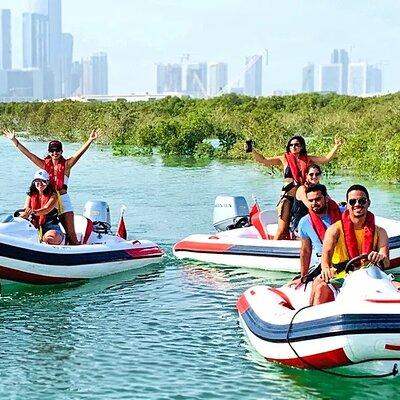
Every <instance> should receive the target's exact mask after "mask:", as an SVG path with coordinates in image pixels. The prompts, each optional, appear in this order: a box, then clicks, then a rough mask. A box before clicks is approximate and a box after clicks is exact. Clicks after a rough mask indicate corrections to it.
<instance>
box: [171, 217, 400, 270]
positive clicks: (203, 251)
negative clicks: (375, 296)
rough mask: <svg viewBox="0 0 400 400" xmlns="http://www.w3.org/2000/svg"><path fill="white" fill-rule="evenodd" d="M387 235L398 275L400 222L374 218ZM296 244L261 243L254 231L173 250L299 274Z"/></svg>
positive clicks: (200, 238)
mask: <svg viewBox="0 0 400 400" xmlns="http://www.w3.org/2000/svg"><path fill="white" fill-rule="evenodd" d="M376 221H377V224H378V225H379V226H383V227H384V228H385V229H386V230H387V232H388V235H389V249H390V266H391V272H393V273H400V222H398V221H394V220H389V219H386V218H382V217H376ZM300 247H301V242H300V241H299V240H271V239H268V240H267V239H261V238H260V237H259V236H258V235H257V231H256V230H255V228H254V227H245V228H238V229H234V230H231V231H224V232H218V233H215V234H211V235H205V234H196V235H190V236H188V237H186V238H185V239H183V240H181V241H180V242H178V243H176V244H175V245H174V247H173V254H174V255H175V256H176V257H177V258H179V259H191V260H197V261H202V262H206V263H213V264H220V265H230V266H241V267H249V268H257V269H264V270H269V271H282V272H291V273H298V272H299V271H300Z"/></svg>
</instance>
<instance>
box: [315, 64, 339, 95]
mask: <svg viewBox="0 0 400 400" xmlns="http://www.w3.org/2000/svg"><path fill="white" fill-rule="evenodd" d="M319 90H320V92H334V93H340V92H341V90H342V65H341V64H325V65H320V66H319Z"/></svg>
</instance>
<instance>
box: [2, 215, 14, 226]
mask: <svg viewBox="0 0 400 400" xmlns="http://www.w3.org/2000/svg"><path fill="white" fill-rule="evenodd" d="M12 221H14V217H13V216H12V215H11V214H9V215H6V216H5V217H3V219H2V220H1V223H3V224H5V223H7V222H12Z"/></svg>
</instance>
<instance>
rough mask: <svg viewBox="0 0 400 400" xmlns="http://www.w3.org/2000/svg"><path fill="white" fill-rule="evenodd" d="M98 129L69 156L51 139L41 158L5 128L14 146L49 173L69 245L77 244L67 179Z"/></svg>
mask: <svg viewBox="0 0 400 400" xmlns="http://www.w3.org/2000/svg"><path fill="white" fill-rule="evenodd" d="M100 133H101V132H100V130H97V129H94V130H93V131H92V132H91V133H90V135H89V139H88V140H87V141H86V143H85V144H84V145H83V146H82V147H81V148H80V149H79V150H78V151H77V152H76V153H75V154H73V155H72V156H71V157H69V158H64V157H63V148H62V143H61V142H60V141H58V140H52V141H51V142H50V143H49V145H48V155H47V156H46V157H45V158H44V159H43V158H40V157H38V156H37V155H36V154H33V153H32V152H30V151H29V150H28V149H27V148H26V147H25V146H24V145H23V144H22V143H21V142H20V141H19V140H18V139H17V138H16V137H15V132H14V131H10V130H5V131H4V134H5V136H6V137H7V138H9V139H10V140H11V141H12V142H13V143H14V145H15V147H16V148H17V149H18V150H19V151H20V152H21V153H22V154H24V155H25V156H26V157H27V158H29V160H31V161H32V162H33V163H34V164H35V165H36V166H37V167H39V168H40V169H44V170H46V171H47V173H48V174H49V178H50V184H51V185H52V187H53V189H54V190H55V191H56V193H57V199H58V205H57V208H58V212H59V216H60V220H61V223H62V224H63V226H64V228H65V232H66V236H67V243H68V244H70V245H77V244H79V242H78V239H77V237H76V233H75V226H74V210H73V207H72V203H71V199H70V197H69V195H68V192H67V190H68V180H69V176H70V174H71V168H72V167H73V166H74V165H75V164H76V163H77V162H78V160H79V159H80V158H81V157H82V155H83V154H84V153H85V152H86V150H87V149H88V148H89V146H90V145H91V143H92V142H93V141H95V140H96V139H97V138H98V136H99V134H100Z"/></svg>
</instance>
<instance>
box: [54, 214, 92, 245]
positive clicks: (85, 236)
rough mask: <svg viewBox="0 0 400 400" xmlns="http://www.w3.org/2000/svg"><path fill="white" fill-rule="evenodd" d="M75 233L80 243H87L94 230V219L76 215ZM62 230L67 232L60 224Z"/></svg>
mask: <svg viewBox="0 0 400 400" xmlns="http://www.w3.org/2000/svg"><path fill="white" fill-rule="evenodd" d="M74 225H75V233H76V237H77V239H78V242H79V243H80V244H87V242H88V240H89V238H90V235H91V233H92V232H93V221H92V220H91V219H89V218H86V217H84V216H83V215H76V214H75V215H74ZM60 227H61V230H62V232H63V233H64V234H65V229H64V227H63V225H62V224H60Z"/></svg>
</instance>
